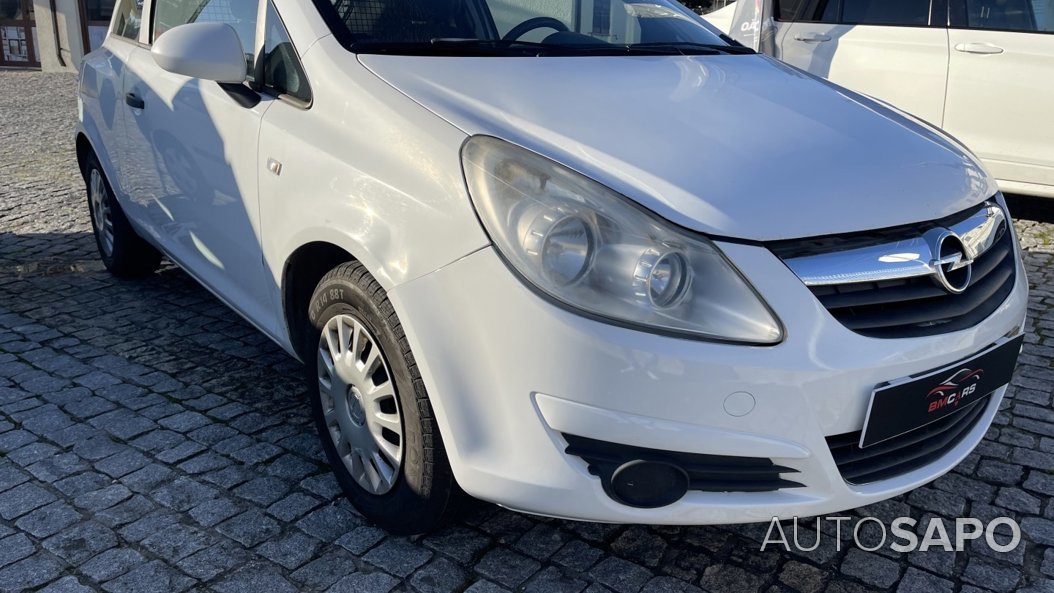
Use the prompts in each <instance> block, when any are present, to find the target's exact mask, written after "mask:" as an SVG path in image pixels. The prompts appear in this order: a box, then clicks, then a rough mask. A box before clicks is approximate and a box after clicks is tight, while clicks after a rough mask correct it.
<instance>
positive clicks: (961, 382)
mask: <svg viewBox="0 0 1054 593" xmlns="http://www.w3.org/2000/svg"><path fill="white" fill-rule="evenodd" d="M1024 339H1025V337H1024V336H1018V337H1016V338H1013V339H1011V340H1008V341H1006V342H1004V343H1002V344H999V345H997V346H992V347H991V348H988V349H986V350H984V351H982V352H980V353H978V354H976V355H974V356H972V357H970V358H968V359H966V360H963V361H961V362H957V363H955V364H953V365H949V366H946V367H944V368H942V369H939V370H935V371H929V372H927V373H924V374H923V375H921V376H917V377H911V378H910V379H909V380H907V381H903V382H897V383H894V384H892V385H890V384H884V385H882V386H879V387H876V388H875V390H874V391H873V392H871V405H870V406H869V408H868V411H867V418H866V419H865V420H864V431H863V433H862V434H861V435H860V448H861V449H862V448H864V447H870V446H871V445H874V444H876V443H881V442H882V441H885V440H888V439H891V438H893V437H896V436H900V435H902V434H904V433H906V432H910V431H912V430H915V429H916V428H919V427H922V426H925V425H927V424H929V423H931V422H934V421H937V420H940V419H941V418H944V417H947V416H950V415H952V414H955V413H956V412H959V411H962V410H964V409H966V408H967V407H969V405H970V404H971V403H973V402H976V401H978V400H980V399H982V398H984V397H985V396H987V395H988V394H990V393H992V392H993V391H995V390H996V389H999V388H1000V387H1002V386H1003V385H1006V384H1007V383H1009V382H1010V378H1011V376H1013V374H1014V367H1015V366H1016V365H1017V357H1018V354H1020V352H1021V343H1022V342H1023V341H1024Z"/></svg>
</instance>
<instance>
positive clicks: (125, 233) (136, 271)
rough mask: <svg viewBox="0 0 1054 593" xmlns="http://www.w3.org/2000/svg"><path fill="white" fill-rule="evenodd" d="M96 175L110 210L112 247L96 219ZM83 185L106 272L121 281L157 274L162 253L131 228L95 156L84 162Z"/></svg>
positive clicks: (89, 156) (97, 245)
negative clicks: (94, 194) (96, 174)
mask: <svg viewBox="0 0 1054 593" xmlns="http://www.w3.org/2000/svg"><path fill="white" fill-rule="evenodd" d="M93 172H97V173H98V175H99V178H100V180H101V182H102V187H101V189H102V191H103V195H102V200H104V202H105V204H106V207H107V208H108V216H109V220H110V233H111V236H110V240H111V241H112V243H110V244H109V245H107V243H108V241H107V239H106V238H105V236H104V233H103V232H101V231H100V226H99V225H100V224H101V221H99V220H97V218H98V214H97V210H98V208H96V206H95V202H94V199H93V196H92V184H93V179H94V177H93ZM84 184H85V188H86V190H87V194H88V212H89V214H90V215H91V224H92V232H93V234H94V235H95V245H96V247H98V249H99V257H100V258H101V259H102V262H103V264H104V265H105V266H106V269H107V270H109V271H110V273H111V274H113V275H114V276H117V277H120V278H137V277H140V276H146V275H148V274H151V273H153V272H154V271H156V270H157V269H158V267H160V266H161V252H159V251H158V250H157V249H155V248H154V246H153V245H151V244H149V243H147V242H146V241H144V240H143V238H142V237H140V236H139V235H138V234H137V233H136V232H135V229H133V228H132V225H131V223H129V222H128V218H127V217H126V216H125V215H124V211H123V210H122V209H121V205H120V204H119V203H118V202H117V199H116V198H115V197H114V193H113V188H112V187H110V180H109V179H107V178H106V172H105V171H103V168H102V165H100V164H99V159H98V158H97V157H96V156H95V154H89V155H88V157H87V159H86V161H85V163H84Z"/></svg>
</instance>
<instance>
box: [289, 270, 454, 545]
mask: <svg viewBox="0 0 1054 593" xmlns="http://www.w3.org/2000/svg"><path fill="white" fill-rule="evenodd" d="M308 315H309V319H310V322H311V330H312V334H311V335H310V336H308V339H309V340H310V342H308V344H311V345H312V347H313V348H314V350H313V353H314V356H315V360H308V361H305V362H306V363H307V365H308V383H309V385H308V389H309V393H310V394H311V396H312V409H313V414H314V418H315V424H316V426H317V428H318V432H319V436H320V437H321V438H322V445H323V449H324V450H325V452H326V456H327V458H328V459H329V463H330V466H332V468H333V472H334V473H335V474H336V476H337V481H338V482H339V483H340V485H341V487H342V488H343V490H344V492H345V493H346V494H347V496H348V498H349V499H351V502H352V504H354V505H355V507H356V508H357V509H358V510H359V511H360V512H361V513H362V514H363V515H364V516H366V518H368V519H370V520H372V521H373V522H375V523H377V524H378V525H380V526H381V527H383V528H384V529H386V530H388V531H389V532H390V533H393V534H397V535H409V534H416V533H424V532H426V531H430V530H432V529H433V528H435V527H436V526H437V525H439V524H440V523H442V522H444V521H445V520H446V519H448V518H449V517H450V516H451V515H452V514H453V512H454V508H455V507H456V506H457V505H456V504H455V502H456V501H457V500H458V499H459V498H460V493H459V491H458V488H457V485H456V484H455V482H454V478H453V474H452V473H451V470H450V464H449V462H448V461H447V457H446V452H445V450H444V448H443V442H442V439H441V438H440V436H439V428H438V426H437V425H436V421H435V418H434V415H433V413H432V406H431V404H430V403H429V400H428V394H427V393H426V392H425V388H424V383H423V381H422V380H421V375H420V373H419V372H418V369H417V364H416V362H415V361H414V357H413V353H411V352H410V348H409V346H408V345H407V342H406V336H405V335H404V333H403V329H402V326H401V324H400V323H399V320H398V318H397V317H396V315H395V311H394V309H393V308H392V305H391V303H390V302H389V301H388V298H387V296H386V295H385V294H384V290H383V289H382V288H381V286H380V285H379V284H378V283H377V281H376V280H375V279H374V278H373V277H372V276H371V275H370V274H369V273H368V272H367V271H366V269H365V268H364V267H363V266H362V265H361V264H359V263H348V264H343V265H340V266H338V267H336V268H334V269H333V270H332V271H330V272H329V273H328V274H326V276H325V277H324V278H322V280H321V281H320V282H319V284H318V287H317V288H316V289H315V292H314V295H313V296H312V298H311V302H310V305H309V308H308Z"/></svg>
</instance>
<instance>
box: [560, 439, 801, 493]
mask: <svg viewBox="0 0 1054 593" xmlns="http://www.w3.org/2000/svg"><path fill="white" fill-rule="evenodd" d="M563 437H564V440H566V441H567V445H568V446H567V449H566V450H565V452H566V453H567V454H568V455H574V456H576V457H581V458H582V459H584V460H585V462H586V463H588V464H589V473H591V474H593V475H594V476H597V477H599V478H600V479H601V480H602V481H603V482H604V484H605V489H606V488H607V486H608V483H609V480H610V479H611V476H612V474H613V473H614V472H615V470H616V469H618V468H619V467H620V466H622V465H623V464H625V463H628V462H630V461H636V460H643V461H650V462H658V463H665V464H669V465H673V466H676V467H679V468H681V469H683V470H684V471H685V473H687V474H688V480H689V485H688V489H689V490H696V491H700V492H772V491H774V490H779V489H781V488H799V487H802V486H803V485H802V484H799V483H798V482H792V481H790V480H787V479H784V478H783V477H781V475H780V474H788V473H797V472H798V470H796V469H793V468H789V467H784V466H781V465H776V464H775V463H773V461H772V460H771V459H767V458H764V457H733V456H726V455H702V454H698V453H676V452H671V451H661V450H658V449H646V448H643V447H632V446H629V445H619V444H616V443H608V442H605V441H598V440H594V439H589V438H585V437H579V436H575V435H571V434H565V435H563Z"/></svg>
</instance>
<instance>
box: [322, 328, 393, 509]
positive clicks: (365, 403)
mask: <svg viewBox="0 0 1054 593" xmlns="http://www.w3.org/2000/svg"><path fill="white" fill-rule="evenodd" d="M318 387H319V393H320V394H321V396H322V413H323V416H324V417H325V420H326V428H327V432H328V433H329V438H330V440H331V441H332V442H333V445H334V446H335V447H336V449H337V454H338V455H340V458H341V461H343V463H344V467H345V468H347V470H348V472H350V473H351V476H352V477H353V478H355V481H356V482H357V483H358V484H359V486H361V487H362V488H363V489H364V490H366V491H367V492H369V493H371V494H384V493H386V492H388V491H389V490H391V489H392V487H393V486H394V485H395V481H396V479H397V478H398V477H399V469H400V468H401V467H402V460H403V423H402V415H401V413H400V410H399V400H398V397H396V393H395V382H394V381H393V380H392V376H391V373H390V371H389V368H388V362H387V360H385V358H384V354H383V353H382V352H381V349H380V346H379V345H378V344H377V341H376V340H375V339H374V338H373V336H372V335H370V333H369V331H367V330H366V328H365V327H364V326H363V325H362V323H361V322H360V321H359V320H358V319H356V318H355V317H353V316H351V315H338V316H336V317H334V318H333V319H330V320H329V322H328V323H326V327H325V328H324V329H323V330H322V337H321V338H320V339H319V343H318Z"/></svg>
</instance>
